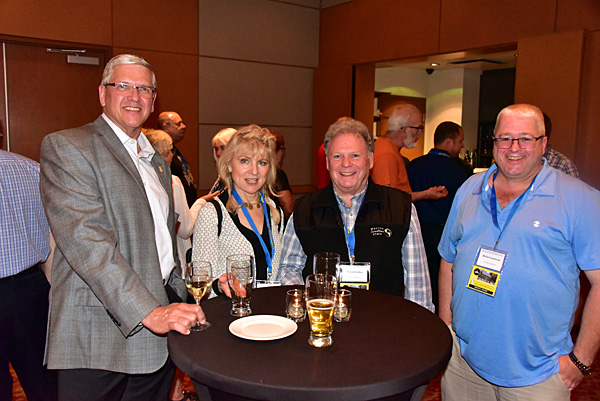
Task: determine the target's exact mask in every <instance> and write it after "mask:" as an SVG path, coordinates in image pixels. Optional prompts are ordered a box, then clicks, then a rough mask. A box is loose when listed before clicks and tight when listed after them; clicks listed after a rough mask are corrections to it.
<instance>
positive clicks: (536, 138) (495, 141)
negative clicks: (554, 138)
mask: <svg viewBox="0 0 600 401" xmlns="http://www.w3.org/2000/svg"><path fill="white" fill-rule="evenodd" d="M545 136H546V135H541V136H538V137H528V136H523V137H521V138H497V137H494V138H492V141H494V146H496V147H497V148H498V149H510V148H512V145H513V143H514V142H515V141H517V143H518V144H519V147H520V148H521V149H533V148H535V145H536V144H537V142H538V141H539V140H540V139H542V138H544V137H545ZM500 140H502V141H504V142H503V143H506V144H509V140H510V144H509V145H508V147H507V148H503V147H500V145H499V141H500ZM525 140H527V141H532V142H531V143H532V146H523V144H522V142H523V141H525ZM525 143H526V144H528V143H529V142H525Z"/></svg>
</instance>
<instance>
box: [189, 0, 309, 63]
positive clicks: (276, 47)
mask: <svg viewBox="0 0 600 401" xmlns="http://www.w3.org/2000/svg"><path fill="white" fill-rule="evenodd" d="M199 29H200V54H201V55H203V56H211V57H221V58H228V59H233V60H249V61H261V62H266V63H275V64H284V65H294V66H303V67H317V65H318V63H319V59H318V52H317V49H318V47H319V10H318V9H316V8H308V7H301V6H295V5H291V4H286V3H281V2H276V1H270V0H253V1H247V0H230V1H215V0H200V27H199Z"/></svg>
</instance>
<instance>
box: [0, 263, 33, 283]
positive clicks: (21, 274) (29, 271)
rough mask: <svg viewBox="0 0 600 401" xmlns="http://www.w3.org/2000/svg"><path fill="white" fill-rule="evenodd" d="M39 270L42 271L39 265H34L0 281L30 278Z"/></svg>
mask: <svg viewBox="0 0 600 401" xmlns="http://www.w3.org/2000/svg"><path fill="white" fill-rule="evenodd" d="M41 270H42V268H41V266H40V264H39V263H36V264H35V265H33V266H31V267H29V268H27V269H25V270H23V271H21V272H19V273H17V274H13V275H12V276H8V277H4V278H2V279H0V281H8V280H12V279H16V278H22V277H27V276H31V275H33V274H36V273H37V272H39V271H41Z"/></svg>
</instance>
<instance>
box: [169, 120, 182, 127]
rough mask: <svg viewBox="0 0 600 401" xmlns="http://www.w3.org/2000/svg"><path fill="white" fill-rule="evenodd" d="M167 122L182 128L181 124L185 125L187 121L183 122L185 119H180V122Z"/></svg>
mask: <svg viewBox="0 0 600 401" xmlns="http://www.w3.org/2000/svg"><path fill="white" fill-rule="evenodd" d="M167 124H169V125H174V126H176V127H177V128H181V126H182V125H185V123H184V122H183V120H181V121H179V122H178V123H174V122H171V121H167Z"/></svg>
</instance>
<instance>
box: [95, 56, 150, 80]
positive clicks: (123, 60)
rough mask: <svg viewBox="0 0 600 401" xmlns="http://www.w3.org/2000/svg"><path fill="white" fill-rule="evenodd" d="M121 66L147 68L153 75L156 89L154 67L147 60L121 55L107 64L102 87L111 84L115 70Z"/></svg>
mask: <svg viewBox="0 0 600 401" xmlns="http://www.w3.org/2000/svg"><path fill="white" fill-rule="evenodd" d="M120 65H141V66H142V67H146V68H147V69H148V70H149V71H150V73H152V86H153V87H154V88H156V76H155V75H154V70H153V69H152V66H151V65H150V63H148V62H147V61H146V60H144V59H143V58H141V57H140V56H136V55H134V54H119V55H118V56H114V57H113V58H111V59H110V61H109V62H108V64H106V67H104V72H103V73H102V81H101V82H100V83H101V84H102V85H106V84H108V83H110V79H111V77H112V74H113V72H114V71H115V68H116V67H118V66H120Z"/></svg>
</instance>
